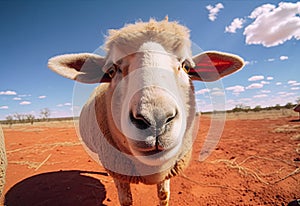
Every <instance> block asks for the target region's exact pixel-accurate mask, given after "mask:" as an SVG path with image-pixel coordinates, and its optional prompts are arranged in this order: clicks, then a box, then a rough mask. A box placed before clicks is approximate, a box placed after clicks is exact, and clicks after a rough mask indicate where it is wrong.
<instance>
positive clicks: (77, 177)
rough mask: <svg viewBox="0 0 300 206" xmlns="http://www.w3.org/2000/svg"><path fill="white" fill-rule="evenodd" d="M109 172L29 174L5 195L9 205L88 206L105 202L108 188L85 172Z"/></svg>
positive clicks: (6, 202)
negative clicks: (29, 175) (30, 175)
mask: <svg viewBox="0 0 300 206" xmlns="http://www.w3.org/2000/svg"><path fill="white" fill-rule="evenodd" d="M90 173H93V174H101V175H107V174H106V173H97V172H88V171H79V170H73V171H58V172H49V173H43V174H39V175H35V176H32V177H29V178H27V179H24V180H22V181H21V182H18V183H17V184H16V185H14V186H13V187H12V188H11V189H10V190H9V191H8V192H7V193H6V194H5V199H4V205H7V206H21V205H22V206H27V205H28V206H29V205H30V206H35V205H39V206H48V205H49V206H50V205H51V206H53V205H55V206H60V205H61V206H71V205H72V206H74V205H77V206H81V205H82V206H86V205H91V206H95V205H97V206H98V205H104V204H103V201H104V200H105V198H106V190H105V187H104V185H103V184H102V183H101V182H100V181H99V180H98V179H96V178H93V177H91V176H86V175H84V174H90Z"/></svg>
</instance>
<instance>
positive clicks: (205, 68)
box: [194, 57, 234, 74]
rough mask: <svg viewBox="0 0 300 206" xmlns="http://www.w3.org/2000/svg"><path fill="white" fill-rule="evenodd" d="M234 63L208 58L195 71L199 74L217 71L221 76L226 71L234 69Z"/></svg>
mask: <svg viewBox="0 0 300 206" xmlns="http://www.w3.org/2000/svg"><path fill="white" fill-rule="evenodd" d="M233 64H234V62H232V61H226V60H224V59H220V58H217V57H210V58H208V57H206V58H203V59H202V60H201V62H199V63H198V64H197V65H196V67H195V68H194V70H195V71H196V72H199V73H207V72H215V69H216V70H217V71H218V73H219V74H222V73H223V72H224V71H225V70H227V69H229V68H230V67H232V66H233Z"/></svg>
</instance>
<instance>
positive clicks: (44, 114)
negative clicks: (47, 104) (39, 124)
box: [3, 108, 51, 126]
mask: <svg viewBox="0 0 300 206" xmlns="http://www.w3.org/2000/svg"><path fill="white" fill-rule="evenodd" d="M50 114H51V112H50V110H49V109H48V108H44V109H42V110H41V111H40V114H39V117H40V118H37V117H35V116H34V115H33V114H20V113H15V114H13V115H8V116H6V120H5V121H4V122H3V123H4V124H9V125H10V126H11V125H12V124H16V123H30V124H33V123H34V122H36V121H48V120H49V118H50Z"/></svg>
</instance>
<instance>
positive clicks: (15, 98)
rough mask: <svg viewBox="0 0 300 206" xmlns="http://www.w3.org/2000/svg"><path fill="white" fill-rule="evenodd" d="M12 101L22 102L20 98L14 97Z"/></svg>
mask: <svg viewBox="0 0 300 206" xmlns="http://www.w3.org/2000/svg"><path fill="white" fill-rule="evenodd" d="M13 100H16V101H18V100H22V98H20V97H14V98H13Z"/></svg>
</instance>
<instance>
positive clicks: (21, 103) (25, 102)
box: [20, 101, 31, 105]
mask: <svg viewBox="0 0 300 206" xmlns="http://www.w3.org/2000/svg"><path fill="white" fill-rule="evenodd" d="M28 104H31V102H29V101H23V102H20V105H28Z"/></svg>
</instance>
